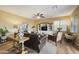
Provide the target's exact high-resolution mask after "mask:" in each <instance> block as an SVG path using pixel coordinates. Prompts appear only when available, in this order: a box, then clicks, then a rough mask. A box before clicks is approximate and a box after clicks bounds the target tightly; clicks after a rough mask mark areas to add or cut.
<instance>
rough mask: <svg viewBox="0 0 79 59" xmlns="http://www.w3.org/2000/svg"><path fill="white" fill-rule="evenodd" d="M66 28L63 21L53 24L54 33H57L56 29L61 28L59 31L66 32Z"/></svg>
mask: <svg viewBox="0 0 79 59" xmlns="http://www.w3.org/2000/svg"><path fill="white" fill-rule="evenodd" d="M66 27H67V24H66V21H65V20H60V21H55V22H54V31H57V28H62V29H61V31H66Z"/></svg>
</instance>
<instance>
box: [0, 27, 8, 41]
mask: <svg viewBox="0 0 79 59" xmlns="http://www.w3.org/2000/svg"><path fill="white" fill-rule="evenodd" d="M6 33H8V30H7V28H6V27H5V28H0V37H1V39H2V41H3V42H4V41H5V39H6V38H7V36H6Z"/></svg>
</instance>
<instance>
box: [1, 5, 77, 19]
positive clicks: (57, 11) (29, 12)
mask: <svg viewBox="0 0 79 59" xmlns="http://www.w3.org/2000/svg"><path fill="white" fill-rule="evenodd" d="M56 6H57V7H56ZM75 8H76V6H75V5H4V6H0V10H3V11H6V12H9V13H13V14H15V15H19V16H23V17H26V18H30V19H33V14H36V13H42V14H44V16H45V18H52V17H58V16H68V15H70V14H71V13H72V12H73V10H74V9H75Z"/></svg>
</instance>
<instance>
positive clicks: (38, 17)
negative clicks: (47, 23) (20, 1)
mask: <svg viewBox="0 0 79 59" xmlns="http://www.w3.org/2000/svg"><path fill="white" fill-rule="evenodd" d="M33 15H34V16H33V18H37V19H40V18H45V16H44V15H43V14H41V13H37V14H33Z"/></svg>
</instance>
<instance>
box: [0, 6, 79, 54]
mask: <svg viewBox="0 0 79 59" xmlns="http://www.w3.org/2000/svg"><path fill="white" fill-rule="evenodd" d="M78 10H79V6H77V5H72V6H71V5H68V6H65V5H62V6H61V5H46V6H44V5H42V6H39V5H36V6H34V5H30V6H29V5H24V6H12V5H11V6H10V5H9V6H0V31H1V30H4V29H5V30H7V34H6V33H5V34H6V35H4V36H6V37H9V38H11V39H12V41H10V42H8V43H6V42H7V40H5V39H4V38H5V37H3V40H2V38H1V39H0V45H1V47H2V48H0V52H1V53H4V54H5V53H9V52H8V51H13V50H16V52H19V53H26V54H28V53H36V51H33V50H32V49H30V48H29V47H27V46H26V48H25V46H24V45H28V44H27V41H28V39H29V38H26V41H25V42H26V44H24V43H25V42H24V41H23V40H21V44H22V45H21V44H20V43H19V45H21V47H20V48H19V47H17V49H15V48H12V46H16V45H17V44H18V42H17V44H16V45H15V43H16V42H15V41H16V40H13V39H17V37H18V35H17V34H16V33H19V34H22V35H21V36H23V35H24V32H23V31H25V32H26V33H25V36H26V37H28V36H29V34H28V33H30V35H31V34H34V33H37V34H38V35H45V36H44V37H42V38H41V39H42V40H41V43H42V44H40V46H41V47H40V49H42V48H43V47H44V46H45V44H44V43H45V42H47V41H48V42H49V43H52V44H53V45H54V46H53V48H50V47H48V46H49V45H51V44H49V43H48V45H47V46H46V47H45V48H47V49H48V50H45V48H44V49H43V50H44V51H42V52H41V53H42V54H44V53H45V54H47V53H49V54H50V52H52V51H54V52H52V54H54V53H62V51H61V50H62V49H61V47H60V46H59V45H62V43H60V42H57V38H59V37H61V36H62V35H63V34H60V35H59V36H58V35H57V34H58V32H64V33H74V34H76V35H74V36H76V37H75V38H74V36H73V38H74V40H75V41H74V40H73V39H71V38H72V37H71V38H70V36H69V37H68V36H67V35H64V36H67V37H66V39H70V41H71V42H73V41H74V44H75V46H76V47H77V48H76V47H74V48H73V49H74V51H76V49H77V51H76V52H77V53H78V52H79V51H78V49H79V48H78V47H79V40H78V37H79V36H78V35H79V26H78V25H79V23H78V22H79V20H78V19H79V11H78ZM20 29H23V30H20ZM2 34H3V33H2V31H1V34H0V35H1V37H2ZM52 35H53V36H52ZM54 35H57V36H55V38H54ZM15 36H16V38H15ZM21 36H20V37H21ZM32 37H33V36H32ZM39 37H40V36H39ZM33 38H34V37H33ZM35 38H36V36H35ZM35 38H34V39H35ZM21 39H23V37H21ZM39 39H40V38H39ZM59 40H61V38H59V39H58V41H59ZM22 41H23V42H22ZM62 41H63V40H62ZM33 42H34V43H35V41H33ZM36 42H37V41H36ZM9 43H10V44H9ZM69 43H70V42H69ZM71 44H73V43H71ZM5 45H7V46H5ZM10 45H11V47H10ZM29 45H30V44H29ZM29 45H28V46H29ZM32 45H33V44H32ZM34 45H35V44H34ZM36 45H38V43H36ZM3 46H4V47H3ZM8 46H9V47H8ZM5 47H6V48H5ZM35 48H36V47H35ZM59 48H60V49H59ZM70 48H71V47H70ZM37 49H38V47H37ZM50 49H52V50H51V51H49V50H50ZM7 50H8V51H7ZM25 50H26V52H25ZM38 50H39V49H38ZM38 50H37V52H39V51H38ZM28 51H29V52H28ZM59 51H61V52H59ZM69 52H70V51H69ZM69 52H66V51H65V52H63V53H69ZM76 52H75V53H76ZM12 53H15V52H12ZM70 53H73V52H70Z"/></svg>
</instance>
